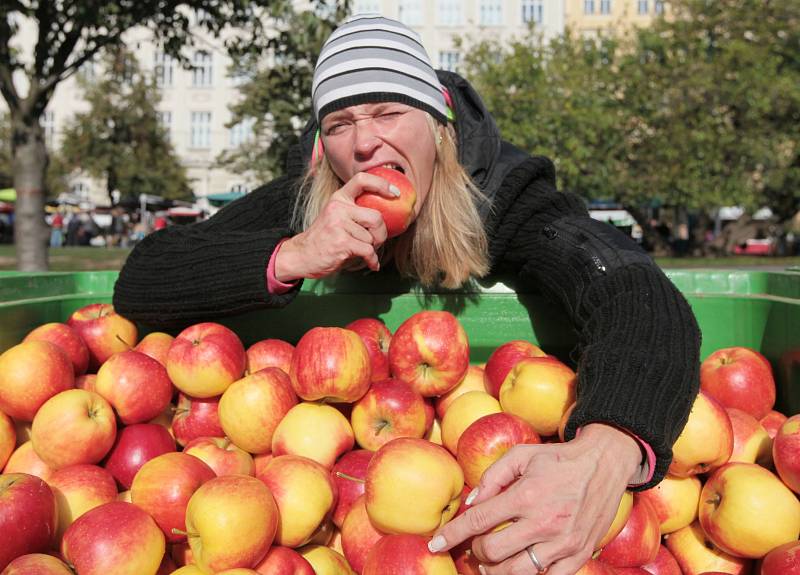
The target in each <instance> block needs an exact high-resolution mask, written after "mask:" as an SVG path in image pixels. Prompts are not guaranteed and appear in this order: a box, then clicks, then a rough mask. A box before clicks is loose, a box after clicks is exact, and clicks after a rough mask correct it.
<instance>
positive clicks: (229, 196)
mask: <svg viewBox="0 0 800 575" xmlns="http://www.w3.org/2000/svg"><path fill="white" fill-rule="evenodd" d="M244 195H245V192H222V193H220V194H209V195H207V196H206V199H207V200H208V203H210V204H211V205H212V206H214V207H217V208H218V207H220V206H224V205H225V204H228V203H230V202H232V201H233V200H238V199H239V198H241V197H242V196H244Z"/></svg>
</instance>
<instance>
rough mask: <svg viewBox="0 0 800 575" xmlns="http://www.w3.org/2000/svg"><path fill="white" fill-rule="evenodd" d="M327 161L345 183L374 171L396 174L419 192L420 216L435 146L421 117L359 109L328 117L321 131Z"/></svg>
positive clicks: (400, 108) (395, 106)
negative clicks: (387, 168)
mask: <svg viewBox="0 0 800 575" xmlns="http://www.w3.org/2000/svg"><path fill="white" fill-rule="evenodd" d="M320 132H321V134H322V141H323V144H324V146H325V156H326V157H327V158H328V161H329V162H330V164H331V167H332V168H333V171H334V173H335V174H336V175H337V176H338V177H339V179H340V180H342V181H343V182H347V181H348V180H349V179H350V178H352V177H353V176H354V175H355V174H357V173H358V172H365V171H367V170H369V169H370V168H374V167H376V166H384V165H388V166H390V167H393V168H398V169H399V170H400V171H402V172H403V173H404V174H405V175H406V177H407V178H408V179H409V180H410V181H411V184H412V185H413V186H414V189H415V190H416V191H417V202H416V204H415V206H414V218H416V217H417V215H419V210H420V207H421V206H422V204H423V202H424V201H425V198H426V197H427V195H428V191H429V190H430V187H431V180H432V179H433V166H434V161H435V158H436V143H435V141H434V135H433V133H432V132H431V129H430V126H429V124H428V120H427V115H426V114H425V112H423V111H422V110H420V109H418V108H414V107H412V106H407V105H405V104H400V103H395V102H387V103H378V104H360V105H357V106H350V107H349V108H344V109H342V110H338V111H336V112H331V113H330V114H328V115H326V116H325V117H324V118H323V119H322V127H321V129H320Z"/></svg>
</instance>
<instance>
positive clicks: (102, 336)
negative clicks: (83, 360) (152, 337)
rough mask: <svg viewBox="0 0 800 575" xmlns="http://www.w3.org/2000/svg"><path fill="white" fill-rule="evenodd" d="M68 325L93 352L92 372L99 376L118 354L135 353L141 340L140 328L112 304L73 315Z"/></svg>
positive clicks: (85, 307) (88, 307) (87, 309)
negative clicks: (103, 368)
mask: <svg viewBox="0 0 800 575" xmlns="http://www.w3.org/2000/svg"><path fill="white" fill-rule="evenodd" d="M67 325H68V326H70V327H71V328H72V329H74V330H75V331H76V332H77V333H78V335H79V336H80V337H81V339H82V340H83V341H84V343H85V344H86V347H87V348H88V349H89V371H92V372H95V371H97V369H98V368H99V367H100V366H101V365H103V363H104V362H105V361H106V360H107V359H108V358H109V357H111V356H112V355H114V354H115V353H119V352H121V351H127V350H129V349H133V347H134V346H135V345H136V343H137V340H138V338H139V331H138V330H137V329H136V324H134V323H133V322H132V321H130V320H128V319H126V318H124V317H122V316H121V315H119V314H118V313H117V312H116V311H114V306H113V305H111V304H108V303H93V304H90V305H87V306H84V307H82V308H80V309H77V310H75V311H74V312H72V315H70V316H69V319H68V320H67Z"/></svg>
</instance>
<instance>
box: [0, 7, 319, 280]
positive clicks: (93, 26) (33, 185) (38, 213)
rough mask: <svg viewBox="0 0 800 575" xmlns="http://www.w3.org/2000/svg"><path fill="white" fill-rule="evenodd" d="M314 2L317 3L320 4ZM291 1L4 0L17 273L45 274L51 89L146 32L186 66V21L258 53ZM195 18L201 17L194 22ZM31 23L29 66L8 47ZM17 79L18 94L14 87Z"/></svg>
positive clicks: (2, 43)
mask: <svg viewBox="0 0 800 575" xmlns="http://www.w3.org/2000/svg"><path fill="white" fill-rule="evenodd" d="M318 2H319V3H322V4H324V2H323V1H322V0H318ZM289 4H291V0H136V1H135V2H128V1H124V2H123V1H121V0H102V1H101V0H82V1H80V2H69V1H67V0H4V1H3V2H2V3H0V93H2V95H3V98H4V99H5V101H6V104H7V105H8V108H9V113H10V119H11V132H12V136H11V142H12V156H13V160H12V163H13V174H14V187H15V188H16V190H17V203H16V226H15V231H14V236H15V237H14V239H15V243H16V249H17V262H18V267H19V269H20V270H24V271H35V270H44V269H46V268H47V248H46V241H45V238H46V235H47V228H46V226H45V223H44V219H43V204H44V189H45V173H46V167H47V163H48V154H47V148H46V147H45V143H44V135H43V131H42V128H41V126H40V124H39V119H40V117H41V115H42V114H43V113H44V111H45V109H46V107H47V104H48V103H49V102H50V99H51V98H52V96H53V92H54V90H55V88H56V86H58V84H59V83H60V82H62V81H64V80H65V79H67V78H69V77H70V76H71V75H72V74H74V73H75V72H76V71H77V70H78V69H79V68H80V66H81V65H82V64H84V63H85V62H87V61H89V60H90V59H92V58H93V57H94V56H95V55H97V54H98V53H100V52H101V51H103V50H105V49H106V48H107V47H110V46H119V45H121V44H123V38H124V34H125V33H126V32H127V31H129V30H131V29H133V28H135V27H145V28H147V29H149V30H150V31H151V32H152V34H153V37H154V39H155V40H156V41H158V42H160V43H161V45H162V46H163V49H164V51H165V53H167V54H169V55H171V56H174V57H176V58H178V59H179V60H180V61H181V62H184V63H187V62H188V59H187V58H186V56H185V55H184V54H182V50H181V49H182V47H183V46H185V45H192V44H193V43H194V37H193V35H192V29H193V28H192V21H193V19H194V20H197V22H198V24H197V25H198V26H200V27H201V28H203V29H205V30H206V31H208V32H209V33H211V34H213V35H215V36H220V34H221V33H222V32H223V31H225V30H227V29H232V30H235V31H236V32H235V33H234V34H231V35H230V37H229V38H228V39H227V40H226V41H225V45H226V47H227V48H228V50H230V51H231V52H232V53H243V52H245V51H248V50H258V49H263V48H264V47H265V46H266V44H267V42H268V39H269V34H266V33H265V23H268V22H269V20H270V18H271V17H272V15H273V14H274V13H277V14H280V13H282V12H283V11H285V9H286V6H287V5H289ZM197 15H201V16H202V18H196V16H197ZM24 23H33V24H34V25H35V26H36V28H37V34H38V35H37V41H36V45H35V46H34V47H33V50H32V52H33V54H32V59H30V60H29V61H25V58H24V55H23V54H21V53H19V52H18V51H17V50H15V49H14V47H13V46H12V40H13V38H14V36H15V35H16V34H17V33H18V31H19V27H20V25H22V24H24ZM20 74H21V75H23V76H24V77H25V80H26V81H25V82H24V84H25V85H26V86H27V88H26V89H25V90H23V89H22V87H21V86H19V85H18V84H17V83H15V81H14V77H15V76H18V75H20Z"/></svg>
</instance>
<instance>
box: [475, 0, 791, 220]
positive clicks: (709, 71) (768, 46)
mask: <svg viewBox="0 0 800 575" xmlns="http://www.w3.org/2000/svg"><path fill="white" fill-rule="evenodd" d="M670 5H671V7H672V9H673V14H674V15H675V17H674V18H672V19H669V20H667V19H659V20H657V21H656V22H655V23H654V24H653V25H652V26H651V27H649V28H643V29H640V30H638V31H637V32H635V33H632V34H631V35H630V36H629V37H624V36H620V37H616V38H615V37H601V38H599V39H596V40H588V39H586V40H584V39H581V38H579V37H576V36H574V35H572V34H569V33H567V34H566V35H565V36H564V37H563V38H557V39H555V40H553V41H551V42H550V43H549V44H547V45H544V44H542V43H540V42H539V41H538V39H537V38H536V36H535V34H530V35H529V36H528V37H526V38H522V39H520V40H517V41H515V42H513V43H512V44H510V45H509V46H508V47H506V48H505V49H503V48H501V47H500V46H498V45H496V44H492V43H482V44H479V45H477V46H476V47H475V49H474V50H473V51H472V52H471V53H470V55H469V56H468V58H467V59H466V66H467V70H466V71H467V74H468V76H469V77H470V78H471V79H472V80H473V82H474V83H475V84H476V86H477V87H478V90H479V93H481V95H482V97H483V98H484V100H485V102H486V103H487V105H488V107H489V109H490V110H491V111H492V112H493V114H494V115H495V117H496V119H497V121H498V124H499V126H500V128H501V130H502V132H503V134H504V137H506V138H507V139H509V140H510V141H512V142H514V143H515V144H517V145H519V146H521V147H522V148H524V149H526V150H528V151H530V152H533V153H543V154H546V155H549V156H551V157H553V158H554V160H555V161H556V164H557V166H558V170H559V178H560V182H559V183H560V185H561V186H562V187H563V188H564V189H568V190H572V191H576V192H578V193H580V194H582V195H584V196H586V197H590V198H615V199H617V200H619V201H621V202H623V203H626V204H629V205H644V204H647V203H649V202H650V201H652V200H653V199H658V200H660V201H661V202H663V203H664V204H668V205H677V206H683V207H686V208H690V209H709V208H712V207H716V206H720V205H731V204H741V205H744V206H746V207H748V208H751V209H754V208H756V207H759V206H762V205H770V206H771V207H772V208H773V210H774V211H777V212H778V213H779V214H780V215H781V216H782V217H783V218H786V217H790V216H791V215H792V214H793V213H794V211H796V210H797V204H798V200H800V171H799V170H800V147H798V146H799V144H798V137H797V134H798V132H797V126H798V125H799V122H800V4H799V3H797V2H795V1H793V0H773V1H769V2H767V1H765V0H744V1H742V0H715V1H714V2H711V1H709V0H677V1H675V2H672V3H670ZM498 53H502V57H501V58H499V59H498V57H497V54H498Z"/></svg>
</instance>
